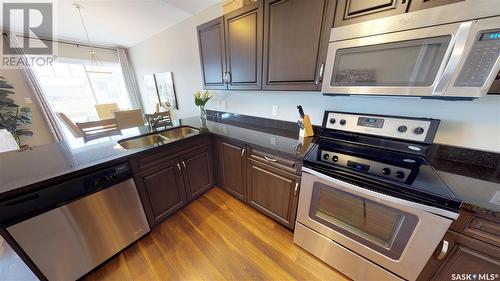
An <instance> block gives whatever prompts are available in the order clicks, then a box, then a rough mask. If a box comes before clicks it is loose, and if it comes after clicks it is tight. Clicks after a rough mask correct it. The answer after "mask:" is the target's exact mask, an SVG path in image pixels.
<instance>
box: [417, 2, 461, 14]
mask: <svg viewBox="0 0 500 281" xmlns="http://www.w3.org/2000/svg"><path fill="white" fill-rule="evenodd" d="M460 1H464V0H411V1H410V7H409V8H408V12H414V11H418V10H423V9H428V8H433V7H437V6H441V5H448V4H452V3H456V2H460Z"/></svg>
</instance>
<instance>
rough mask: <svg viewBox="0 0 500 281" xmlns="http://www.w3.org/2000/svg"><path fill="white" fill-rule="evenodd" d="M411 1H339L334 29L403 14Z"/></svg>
mask: <svg viewBox="0 0 500 281" xmlns="http://www.w3.org/2000/svg"><path fill="white" fill-rule="evenodd" d="M408 2H410V0H370V1H367V0H338V1H337V11H336V13H335V23H334V27H337V26H342V25H348V24H353V23H357V22H362V21H367V20H372V19H377V18H382V17H388V16H393V15H397V14H403V13H405V12H406V9H407V6H408Z"/></svg>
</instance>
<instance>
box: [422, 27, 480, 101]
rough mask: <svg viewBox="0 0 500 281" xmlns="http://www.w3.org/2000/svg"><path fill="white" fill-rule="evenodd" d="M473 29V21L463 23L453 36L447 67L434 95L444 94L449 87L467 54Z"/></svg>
mask: <svg viewBox="0 0 500 281" xmlns="http://www.w3.org/2000/svg"><path fill="white" fill-rule="evenodd" d="M471 29H472V21H469V22H464V23H461V24H460V26H459V27H458V30H457V32H456V34H455V36H453V38H452V41H451V42H450V46H449V47H448V50H447V51H446V53H447V55H446V58H448V57H449V58H448V59H447V60H446V67H445V68H444V71H443V73H442V74H441V75H440V76H439V78H438V79H437V83H436V86H435V87H434V90H433V91H432V95H433V96H441V95H443V93H444V92H445V90H446V88H447V87H448V84H449V83H450V81H451V78H452V77H453V74H454V73H455V71H456V70H457V67H458V65H459V63H460V61H461V59H462V57H463V56H464V55H465V53H464V50H465V45H466V44H467V39H468V38H469V34H470V31H471Z"/></svg>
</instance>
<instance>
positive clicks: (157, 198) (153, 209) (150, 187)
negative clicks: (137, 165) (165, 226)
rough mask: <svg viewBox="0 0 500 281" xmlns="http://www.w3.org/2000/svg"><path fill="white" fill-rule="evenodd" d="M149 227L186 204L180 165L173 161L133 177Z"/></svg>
mask: <svg viewBox="0 0 500 281" xmlns="http://www.w3.org/2000/svg"><path fill="white" fill-rule="evenodd" d="M135 182H136V184H137V189H138V191H139V193H140V195H141V199H142V200H143V201H144V200H146V201H147V202H146V204H144V206H145V208H144V210H145V212H146V216H147V218H148V221H149V224H150V225H155V224H157V223H158V222H160V221H162V220H164V219H165V218H167V217H168V216H169V215H170V214H172V213H173V212H175V211H176V210H178V209H179V208H181V207H182V206H184V204H186V203H187V197H186V191H185V188H184V182H183V179H182V171H181V169H180V163H179V161H178V160H177V159H173V160H171V161H168V162H166V163H163V164H161V165H158V166H156V167H154V168H151V169H148V170H146V171H144V172H141V173H138V174H136V175H135Z"/></svg>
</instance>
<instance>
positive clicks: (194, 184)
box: [181, 146, 214, 200]
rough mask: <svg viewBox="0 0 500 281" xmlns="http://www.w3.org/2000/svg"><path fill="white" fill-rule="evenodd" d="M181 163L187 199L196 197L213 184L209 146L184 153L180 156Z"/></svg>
mask: <svg viewBox="0 0 500 281" xmlns="http://www.w3.org/2000/svg"><path fill="white" fill-rule="evenodd" d="M181 164H182V169H183V170H182V172H183V176H184V183H185V184H186V193H187V199H188V200H192V199H193V198H196V197H198V196H199V195H200V194H202V193H203V192H205V191H207V190H208V189H210V188H211V187H212V186H213V185H214V177H213V172H212V170H213V168H212V150H211V147H210V146H204V147H202V148H199V149H195V150H193V151H191V152H188V153H186V154H185V155H183V156H182V158H181Z"/></svg>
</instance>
